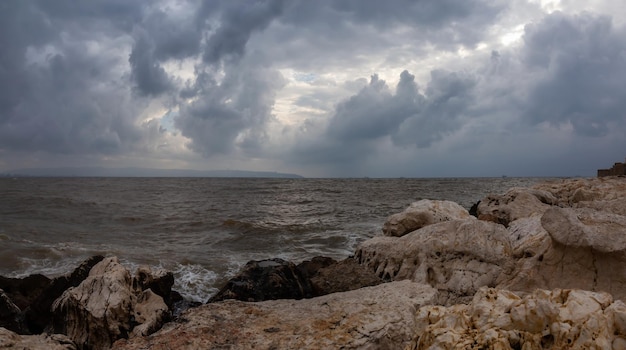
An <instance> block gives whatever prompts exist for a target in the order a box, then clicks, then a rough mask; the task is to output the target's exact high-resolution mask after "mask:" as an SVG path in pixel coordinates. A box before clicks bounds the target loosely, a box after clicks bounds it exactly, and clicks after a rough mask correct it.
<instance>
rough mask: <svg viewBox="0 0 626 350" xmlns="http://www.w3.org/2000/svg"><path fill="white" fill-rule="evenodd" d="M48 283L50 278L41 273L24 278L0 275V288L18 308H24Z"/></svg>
mask: <svg viewBox="0 0 626 350" xmlns="http://www.w3.org/2000/svg"><path fill="white" fill-rule="evenodd" d="M49 284H50V279H49V278H48V277H46V276H44V275H41V274H34V275H30V276H27V277H24V278H10V277H3V276H0V289H2V290H3V291H4V292H5V293H6V295H7V296H8V297H9V298H10V299H11V301H12V302H13V303H14V304H15V305H16V306H17V307H18V308H20V310H24V309H26V308H27V307H28V306H29V305H30V304H31V303H32V302H33V301H34V300H35V299H36V298H37V297H38V296H39V295H40V294H41V292H42V291H43V290H44V289H46V287H48V285H49Z"/></svg>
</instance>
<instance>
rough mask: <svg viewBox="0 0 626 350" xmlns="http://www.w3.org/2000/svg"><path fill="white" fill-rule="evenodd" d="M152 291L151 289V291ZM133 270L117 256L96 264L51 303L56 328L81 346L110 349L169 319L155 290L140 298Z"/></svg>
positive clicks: (55, 329)
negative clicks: (74, 284) (135, 285)
mask: <svg viewBox="0 0 626 350" xmlns="http://www.w3.org/2000/svg"><path fill="white" fill-rule="evenodd" d="M148 291H149V290H148ZM137 292H141V291H136V290H134V289H133V279H132V278H131V275H130V272H129V271H128V270H127V269H126V268H125V267H124V266H122V265H121V264H120V263H119V260H118V259H117V258H116V257H111V258H105V259H104V260H102V261H101V262H99V263H98V264H96V265H95V266H94V267H93V268H92V269H91V271H90V272H89V276H88V277H87V278H86V279H85V280H84V281H83V282H82V283H80V284H79V285H78V286H77V287H74V288H70V289H68V290H67V291H65V292H64V293H63V295H62V296H61V297H60V298H59V299H57V300H56V301H55V302H54V303H53V305H52V313H53V329H54V331H55V332H56V333H62V334H66V335H67V336H68V337H69V338H70V339H72V340H73V341H74V342H75V343H76V344H77V346H78V347H79V348H81V349H108V348H109V347H110V346H111V344H112V343H113V342H114V341H115V340H117V339H120V338H126V337H128V336H129V335H130V334H131V332H133V329H134V328H137V331H136V334H141V335H147V334H149V332H150V331H153V330H156V329H158V328H159V327H160V324H157V323H158V322H162V321H163V320H165V319H167V313H168V307H167V305H165V303H164V302H163V299H162V298H161V297H160V296H158V295H156V294H154V293H152V292H149V293H147V294H146V293H142V294H140V297H139V298H138V297H137V295H136V293H137Z"/></svg>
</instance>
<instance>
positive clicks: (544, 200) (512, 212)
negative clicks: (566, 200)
mask: <svg viewBox="0 0 626 350" xmlns="http://www.w3.org/2000/svg"><path fill="white" fill-rule="evenodd" d="M556 203H557V199H556V197H555V196H554V195H553V194H552V193H551V192H549V191H545V190H540V189H531V188H518V187H515V188H512V189H510V190H508V191H507V192H506V193H504V194H501V195H500V194H490V195H487V196H486V197H485V198H483V199H481V201H480V203H479V204H478V208H477V216H478V218H479V219H480V220H485V221H493V222H496V223H499V224H502V225H504V226H509V223H510V222H511V221H514V220H517V219H520V218H526V217H531V216H533V215H536V214H542V213H543V212H544V211H546V210H547V209H548V208H550V206H552V205H554V204H556Z"/></svg>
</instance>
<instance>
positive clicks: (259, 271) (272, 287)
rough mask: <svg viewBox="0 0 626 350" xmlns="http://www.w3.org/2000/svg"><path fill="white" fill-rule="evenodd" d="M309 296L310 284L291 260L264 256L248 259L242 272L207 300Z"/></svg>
mask: <svg viewBox="0 0 626 350" xmlns="http://www.w3.org/2000/svg"><path fill="white" fill-rule="evenodd" d="M312 296H313V290H312V288H311V284H310V283H309V281H308V279H306V278H304V277H303V276H302V273H301V272H300V271H299V270H298V268H297V267H296V265H295V264H294V263H292V262H288V261H285V260H282V259H268V260H261V261H250V262H248V263H247V264H246V266H244V268H243V269H242V271H240V272H239V274H237V276H235V277H234V278H232V279H230V280H229V281H228V282H227V283H226V285H225V286H224V287H223V288H222V289H221V290H220V291H219V292H218V293H217V294H216V295H214V296H213V297H211V298H210V299H209V301H208V302H209V303H213V302H217V301H221V300H226V299H236V300H242V301H262V300H275V299H302V298H310V297H312Z"/></svg>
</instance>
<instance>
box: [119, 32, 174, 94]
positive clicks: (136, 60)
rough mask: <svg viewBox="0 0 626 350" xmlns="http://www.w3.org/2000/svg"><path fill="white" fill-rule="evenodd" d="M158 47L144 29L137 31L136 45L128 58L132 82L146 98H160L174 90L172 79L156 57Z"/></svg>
mask: <svg viewBox="0 0 626 350" xmlns="http://www.w3.org/2000/svg"><path fill="white" fill-rule="evenodd" d="M155 50H156V45H155V43H154V42H153V41H152V40H151V39H150V37H149V36H148V35H147V33H146V32H145V31H144V30H143V29H140V28H138V29H136V34H135V44H134V45H133V51H132V52H131V54H130V57H129V58H128V62H129V63H130V68H131V75H130V77H131V80H132V81H133V83H134V84H135V87H136V89H137V91H138V92H139V93H140V94H141V95H144V96H158V95H160V94H162V93H164V92H166V91H169V90H171V89H172V88H173V83H172V81H171V78H170V77H169V76H168V74H167V73H166V72H165V69H163V67H161V64H160V62H159V61H158V60H157V59H156V57H155Z"/></svg>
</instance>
